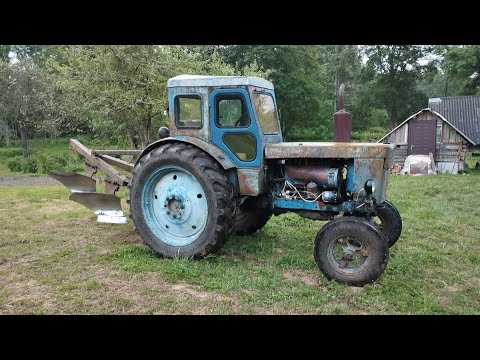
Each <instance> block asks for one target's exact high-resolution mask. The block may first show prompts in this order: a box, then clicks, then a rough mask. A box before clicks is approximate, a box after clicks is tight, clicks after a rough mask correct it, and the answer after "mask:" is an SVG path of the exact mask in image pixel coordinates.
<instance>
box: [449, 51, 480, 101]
mask: <svg viewBox="0 0 480 360" xmlns="http://www.w3.org/2000/svg"><path fill="white" fill-rule="evenodd" d="M445 64H446V66H448V68H449V69H450V73H451V74H452V76H453V77H455V78H457V79H462V80H463V82H462V84H461V88H460V94H459V95H480V45H466V46H458V47H454V48H453V49H451V50H450V51H449V52H448V53H447V54H446V57H445Z"/></svg>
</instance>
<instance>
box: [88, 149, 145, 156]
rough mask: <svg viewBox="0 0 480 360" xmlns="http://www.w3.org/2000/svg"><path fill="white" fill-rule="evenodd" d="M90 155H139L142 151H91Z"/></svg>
mask: <svg viewBox="0 0 480 360" xmlns="http://www.w3.org/2000/svg"><path fill="white" fill-rule="evenodd" d="M91 152H92V155H140V154H141V153H142V150H92V151H91Z"/></svg>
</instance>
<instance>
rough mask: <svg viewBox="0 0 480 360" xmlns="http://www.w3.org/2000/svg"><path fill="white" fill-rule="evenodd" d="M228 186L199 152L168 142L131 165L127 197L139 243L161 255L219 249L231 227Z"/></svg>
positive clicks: (198, 255)
mask: <svg viewBox="0 0 480 360" xmlns="http://www.w3.org/2000/svg"><path fill="white" fill-rule="evenodd" d="M232 196H233V195H232V189H231V187H230V185H229V183H228V181H227V178H226V176H225V174H224V172H223V169H222V168H221V167H220V166H219V165H218V164H217V163H216V162H215V161H214V160H213V159H211V158H210V157H209V156H208V155H207V154H205V153H204V152H203V151H201V150H199V149H197V148H195V147H193V146H191V145H187V144H183V143H169V144H165V145H162V146H160V147H159V148H157V149H155V150H153V151H152V152H150V153H148V154H147V155H145V156H144V157H143V158H142V159H141V160H140V161H139V163H138V164H137V165H136V166H135V168H134V170H133V178H132V182H131V185H130V194H129V197H130V199H129V202H130V208H131V214H132V218H133V221H134V223H135V226H136V228H137V230H138V232H139V233H140V235H141V237H142V239H143V241H144V243H146V244H147V245H148V246H149V247H150V248H151V249H152V250H153V251H154V252H156V253H158V254H160V255H162V256H165V257H174V256H179V257H186V258H202V257H204V256H206V255H208V254H210V253H213V252H215V251H216V250H218V249H219V248H220V247H221V246H222V245H223V244H224V242H225V241H226V239H227V237H228V235H229V234H230V232H231V230H232V227H233V219H234V215H235V207H234V205H233V202H232Z"/></svg>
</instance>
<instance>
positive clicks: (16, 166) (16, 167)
mask: <svg viewBox="0 0 480 360" xmlns="http://www.w3.org/2000/svg"><path fill="white" fill-rule="evenodd" d="M7 167H8V169H9V170H10V171H11V172H22V171H23V160H22V158H21V157H20V156H16V157H14V158H13V159H11V160H9V161H8V162H7Z"/></svg>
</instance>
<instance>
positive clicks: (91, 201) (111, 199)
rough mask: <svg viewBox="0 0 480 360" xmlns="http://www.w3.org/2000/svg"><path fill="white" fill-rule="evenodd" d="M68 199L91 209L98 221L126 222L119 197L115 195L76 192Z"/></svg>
mask: <svg viewBox="0 0 480 360" xmlns="http://www.w3.org/2000/svg"><path fill="white" fill-rule="evenodd" d="M69 199H70V200H72V201H75V202H77V203H79V204H82V205H83V206H85V207H87V208H89V209H90V210H92V211H93V212H94V213H95V214H97V215H98V218H97V221H98V222H106V223H112V224H126V223H127V218H126V217H125V216H123V211H122V206H121V205H120V198H118V197H116V196H115V195H108V194H100V193H78V192H77V193H72V194H71V195H70V197H69Z"/></svg>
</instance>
